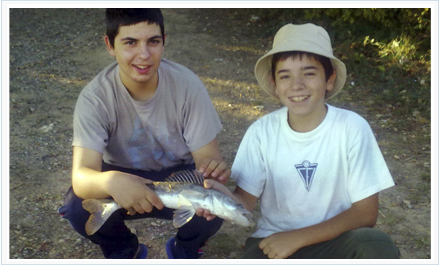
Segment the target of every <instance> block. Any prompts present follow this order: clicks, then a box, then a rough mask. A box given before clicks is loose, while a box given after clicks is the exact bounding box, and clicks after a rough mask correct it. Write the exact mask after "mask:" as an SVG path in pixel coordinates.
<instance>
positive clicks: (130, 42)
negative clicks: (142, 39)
mask: <svg viewBox="0 0 440 267" xmlns="http://www.w3.org/2000/svg"><path fill="white" fill-rule="evenodd" d="M125 44H127V45H134V44H135V42H134V41H128V42H125Z"/></svg>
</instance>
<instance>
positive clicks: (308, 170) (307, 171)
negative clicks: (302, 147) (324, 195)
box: [295, 160, 318, 191]
mask: <svg viewBox="0 0 440 267" xmlns="http://www.w3.org/2000/svg"><path fill="white" fill-rule="evenodd" d="M295 167H296V170H297V171H298V173H299V176H301V178H302V180H303V182H304V186H305V187H306V189H307V191H310V188H311V187H312V181H313V177H314V176H315V172H316V168H317V167H318V163H310V162H309V161H308V160H306V161H304V162H303V163H302V164H295Z"/></svg>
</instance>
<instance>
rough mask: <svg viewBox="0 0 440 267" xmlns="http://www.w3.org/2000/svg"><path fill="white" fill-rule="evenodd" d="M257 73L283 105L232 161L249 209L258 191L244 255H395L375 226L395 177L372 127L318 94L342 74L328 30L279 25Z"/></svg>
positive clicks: (326, 93)
mask: <svg viewBox="0 0 440 267" xmlns="http://www.w3.org/2000/svg"><path fill="white" fill-rule="evenodd" d="M255 74H256V78H257V80H258V82H259V84H260V86H261V87H262V88H263V89H264V90H265V91H266V92H267V93H269V94H270V95H271V96H274V97H276V98H278V99H279V100H280V101H281V102H282V103H283V104H284V105H285V107H283V108H281V109H279V110H277V111H274V112H272V113H270V114H268V115H266V116H264V117H262V118H260V119H259V120H257V121H256V122H255V123H253V124H252V125H251V126H250V127H249V129H248V130H247V132H246V134H245V136H244V138H243V140H242V142H241V144H240V147H239V150H238V152H237V156H236V158H235V161H234V164H233V166H232V176H231V177H232V178H233V179H234V180H235V182H236V184H237V188H236V190H235V192H234V195H233V197H235V198H236V200H237V201H239V202H241V203H242V204H243V205H244V206H245V207H246V208H247V209H249V210H253V209H254V207H255V206H256V202H257V199H258V198H259V199H260V208H261V219H259V221H258V227H257V231H256V232H255V233H254V234H253V235H252V237H250V238H249V239H248V240H247V241H246V248H245V254H244V256H243V257H244V258H337V259H340V258H399V257H400V252H399V249H398V248H397V247H396V246H395V244H394V242H393V241H392V240H391V238H390V237H389V236H388V235H387V234H385V233H383V232H381V231H379V230H376V229H373V227H374V225H375V224H376V220H377V214H378V193H379V192H380V191H382V190H384V189H386V188H389V187H391V186H393V185H394V182H393V179H392V177H391V175H390V172H389V170H388V168H387V166H386V163H385V161H384V159H383V156H382V154H381V152H380V150H379V147H378V145H377V142H376V140H375V137H374V134H373V132H372V130H371V128H370V126H369V125H368V123H367V122H366V121H365V120H364V119H363V118H362V117H360V116H359V115H357V114H356V113H354V112H351V111H347V110H343V109H339V108H336V107H333V106H331V105H328V104H326V103H325V100H327V99H329V98H331V97H333V96H334V95H336V94H337V92H338V91H339V90H341V88H342V87H343V85H344V83H345V79H346V68H345V65H344V63H342V62H341V61H340V60H339V59H337V58H336V57H334V56H333V52H332V46H331V43H330V38H329V36H328V34H327V32H326V31H325V30H324V29H323V28H321V27H318V26H316V25H313V24H305V25H292V24H288V25H286V26H284V27H282V28H281V29H280V30H279V31H278V33H277V34H276V36H275V39H274V43H273V49H272V50H271V51H269V52H268V53H267V54H266V55H264V56H263V57H262V58H260V59H259V60H258V62H257V64H256V67H255ZM207 187H213V188H215V189H218V190H221V189H220V187H221V185H218V184H214V183H211V182H210V183H209V185H207ZM222 191H223V190H222ZM224 192H225V193H227V191H226V190H224Z"/></svg>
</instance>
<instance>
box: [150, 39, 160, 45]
mask: <svg viewBox="0 0 440 267" xmlns="http://www.w3.org/2000/svg"><path fill="white" fill-rule="evenodd" d="M150 43H151V44H160V43H161V40H160V39H153V40H151V41H150Z"/></svg>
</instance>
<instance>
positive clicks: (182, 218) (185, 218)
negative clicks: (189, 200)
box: [173, 209, 196, 228]
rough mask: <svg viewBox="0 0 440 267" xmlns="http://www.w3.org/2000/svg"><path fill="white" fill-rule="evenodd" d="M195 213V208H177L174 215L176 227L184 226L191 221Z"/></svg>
mask: <svg viewBox="0 0 440 267" xmlns="http://www.w3.org/2000/svg"><path fill="white" fill-rule="evenodd" d="M194 214H196V211H195V210H194V209H181V210H175V211H174V215H173V226H174V228H180V227H182V226H184V225H185V224H186V223H187V222H189V221H191V219H192V218H193V217H194Z"/></svg>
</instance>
